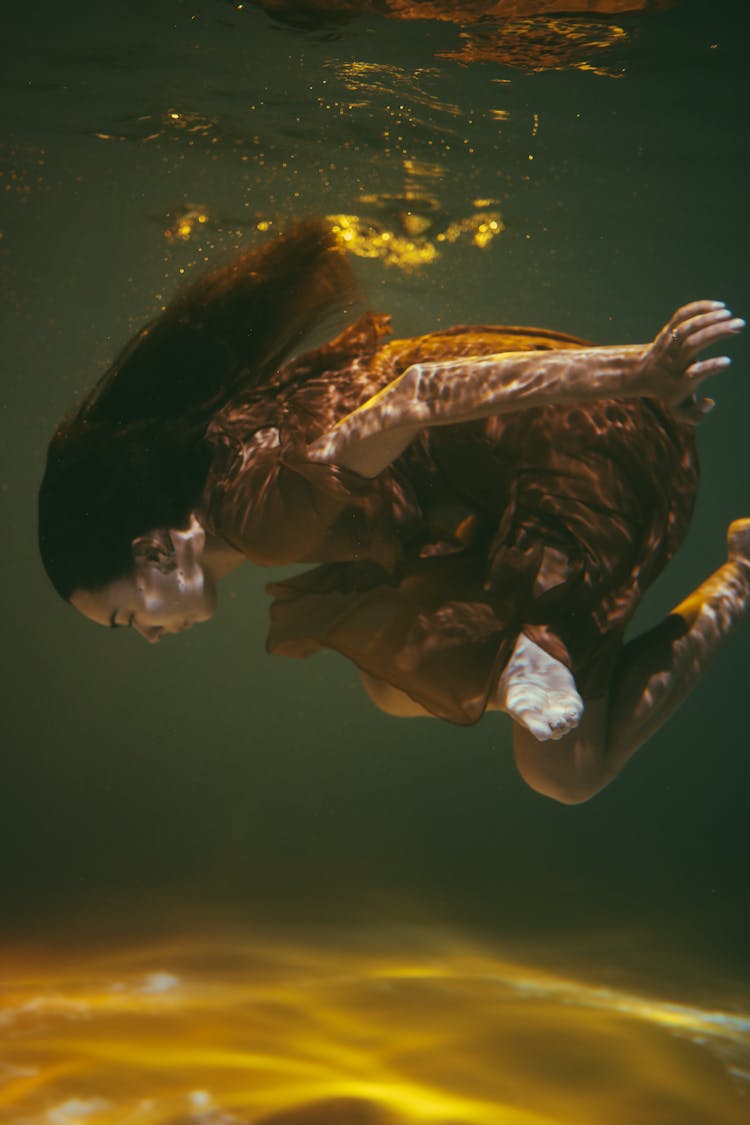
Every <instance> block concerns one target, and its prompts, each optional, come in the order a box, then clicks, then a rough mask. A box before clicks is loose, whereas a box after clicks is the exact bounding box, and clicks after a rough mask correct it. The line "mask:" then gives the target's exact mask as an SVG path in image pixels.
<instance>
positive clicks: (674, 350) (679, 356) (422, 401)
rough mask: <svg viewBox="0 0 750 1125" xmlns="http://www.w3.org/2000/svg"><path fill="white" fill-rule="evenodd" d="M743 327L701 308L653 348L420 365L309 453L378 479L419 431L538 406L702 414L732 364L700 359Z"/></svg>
mask: <svg viewBox="0 0 750 1125" xmlns="http://www.w3.org/2000/svg"><path fill="white" fill-rule="evenodd" d="M743 327H744V321H741V320H737V319H733V317H732V314H731V313H730V312H729V310H728V309H727V308H726V307H725V306H724V304H723V303H722V302H720V301H694V302H693V303H692V304H689V305H685V306H683V307H682V308H681V309H679V310H678V311H677V312H676V313H675V314H674V316H673V317H672V319H671V320H670V321H669V323H668V324H667V325H666V327H665V328H663V329H662V331H661V332H660V333H659V335H658V336H657V337H656V339H655V340H654V342H653V343H652V344H635V345H629V346H622V347H602V348H574V349H565V350H560V351H544V352H507V353H503V354H500V355H490V356H482V357H481V358H472V357H464V358H461V359H455V360H448V361H446V362H443V363H424V364H413V365H412V366H411V367H409V368H407V369H406V371H405V372H404V373H403V375H401V376H400V377H399V378H398V379H395V380H394V381H393V382H392V383H390V384H389V385H388V386H387V387H385V388H384V389H383V390H382V391H380V393H379V394H377V395H375V396H374V397H373V398H371V399H369V400H368V401H367V402H366V403H364V404H363V405H362V406H360V407H358V408H357V409H356V410H354V411H352V413H351V414H348V415H347V416H346V417H345V418H343V419H342V420H341V421H340V422H339V423H338V424H337V425H336V426H335V427H334V428H333V429H332V430H330V431H329V432H328V433H326V434H324V435H323V436H322V437H321V438H319V439H318V440H317V441H315V442H313V443H312V444H311V445H310V446H309V449H308V455H309V456H310V458H311V459H312V460H316V461H323V462H329V463H331V462H332V463H335V464H339V465H342V466H344V467H345V468H348V469H352V470H354V471H355V472H357V473H360V474H361V475H362V476H367V477H374V476H377V474H378V473H380V472H382V471H383V469H385V468H386V467H387V466H388V465H390V464H391V462H392V461H394V460H395V459H396V457H398V456H399V454H400V453H402V452H403V450H404V449H405V448H406V446H407V445H408V444H409V442H411V441H412V440H413V439H414V438H415V437H416V435H417V434H418V433H419V432H420V431H421V430H424V429H426V428H428V427H431V426H449V425H455V424H457V423H460V422H470V421H475V420H477V419H480V418H487V417H491V416H493V415H499V414H505V413H509V412H512V411H517V410H523V409H525V408H526V407H530V406H543V405H546V404H547V403H554V402H561V403H571V402H585V401H590V400H592V399H603V398H637V397H640V396H643V395H647V396H651V397H654V398H658V399H660V400H661V401H662V402H665V403H666V404H667V405H668V406H670V407H671V408H672V409H674V410H675V412H676V413H685V414H686V415H690V414H697V415H698V416H700V414H701V413H702V412H703V411H704V410H705V409H707V408H708V402H709V400H700V401H698V400H697V399H696V398H695V397H694V396H695V392H696V391H697V389H698V387H699V386H700V384H701V383H702V382H703V380H704V379H706V378H708V377H709V376H711V375H714V374H716V373H717V372H718V371H721V370H723V369H724V368H726V367H727V366H728V365H729V362H730V361H729V359H728V358H727V357H725V356H720V357H714V358H711V359H706V360H701V361H698V362H695V360H696V356H697V355H698V354H699V352H700V351H701V350H702V349H703V348H705V347H708V346H709V345H710V344H714V343H717V342H718V341H721V340H723V339H725V338H726V337H728V336H730V335H734V334H735V333H737V332H739V331H740V330H741V329H742V328H743ZM682 404H685V405H684V406H683V405H682Z"/></svg>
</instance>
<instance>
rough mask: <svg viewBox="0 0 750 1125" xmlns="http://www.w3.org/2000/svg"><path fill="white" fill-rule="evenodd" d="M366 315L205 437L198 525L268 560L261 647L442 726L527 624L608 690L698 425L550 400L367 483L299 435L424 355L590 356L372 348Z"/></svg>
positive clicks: (470, 340)
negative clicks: (324, 651) (342, 674)
mask: <svg viewBox="0 0 750 1125" xmlns="http://www.w3.org/2000/svg"><path fill="white" fill-rule="evenodd" d="M387 327H388V323H387V319H386V318H377V317H373V316H371V315H369V314H368V315H367V316H365V317H363V318H362V319H361V320H360V321H358V322H357V323H356V324H355V325H353V326H352V327H351V328H350V329H348V330H347V331H346V332H344V333H343V334H342V335H341V336H340V337H339V338H338V339H337V340H335V341H333V342H332V343H331V344H328V345H326V346H325V347H323V348H320V349H317V350H315V351H312V352H309V353H307V354H306V355H303V356H300V357H299V358H298V359H296V360H294V361H292V362H291V363H290V364H287V365H286V367H284V368H283V369H281V370H280V371H279V372H277V373H276V375H275V376H274V378H273V380H272V381H271V383H270V384H269V386H268V387H264V388H261V389H259V390H256V391H255V392H254V395H253V396H252V397H248V399H247V400H245V401H243V402H240V403H235V404H233V405H232V406H230V407H228V408H226V409H225V410H224V411H223V412H222V414H221V415H219V416H218V417H217V419H216V420H215V422H214V424H213V425H212V428H211V431H210V434H209V440H210V441H211V442H212V443H213V445H214V450H215V456H214V462H213V469H212V473H211V475H210V478H209V481H208V483H207V487H206V491H205V500H204V518H205V520H206V523H207V525H208V527H209V528H210V530H212V531H214V532H215V533H217V534H219V535H221V536H223V537H224V538H225V539H227V540H228V541H229V542H230V543H231V544H233V545H234V546H236V547H238V548H239V549H240V550H242V551H243V552H244V553H245V554H246V555H247V556H248V558H250V559H251V560H254V561H256V562H260V563H267V564H271V563H289V562H304V563H308V562H309V563H318V564H321V565H318V566H315V567H314V568H313V569H310V570H307V571H306V572H304V573H303V574H300V575H298V576H296V577H294V578H291V579H288V580H286V581H283V582H277V583H274V584H272V585H270V586H269V592H270V593H271V594H272V595H273V596H274V598H275V601H274V603H273V605H272V607H271V629H270V633H269V638H268V648H269V650H270V651H271V652H275V653H282V654H284V655H288V656H307V655H310V654H311V653H313V652H315V651H317V650H318V649H320V648H321V647H324V648H330V649H334V650H336V651H338V652H340V653H342V654H343V655H344V656H346V657H348V658H349V659H350V660H352V661H353V662H354V663H355V664H357V665H358V666H359V667H360V668H361V669H363V670H364V671H366V672H368V673H370V674H371V675H373V676H376V677H378V678H379V679H381V680H384V681H385V682H387V683H389V684H392V685H393V686H394V687H396V688H399V689H400V690H401V691H404V692H406V693H407V694H408V695H409V696H410V697H411V698H412V699H414V700H416V701H417V702H418V703H420V704H421V705H422V706H423V707H425V708H426V709H427V710H428V711H430V712H432V713H433V714H435V715H437V716H440V717H441V718H444V719H448V720H450V721H452V722H455V723H462V724H467V723H473V722H476V721H477V719H479V718H480V717H481V715H482V714H483V712H484V709H485V707H486V706H487V702H488V700H489V698H490V697H491V695H492V693H493V692H494V690H495V688H496V685H497V680H498V677H499V675H500V673H501V672H502V670H503V668H504V666H505V664H506V663H507V661H508V659H509V657H510V654H511V652H512V650H513V647H514V645H515V642H516V640H517V638H518V636H519V634H520V633H521V632H523V633H525V634H526V635H527V636H529V637H530V638H531V639H532V640H534V641H535V642H536V643H537V644H539V645H541V647H543V648H544V649H545V650H546V651H547V652H549V653H550V654H551V655H552V656H554V657H555V658H557V659H558V660H561V661H562V662H563V663H565V664H566V665H567V666H568V667H570V668H571V670H572V671H573V673H574V675H575V678H576V682H577V684H578V687H579V691H581V693H582V695H583V696H584V697H591V696H594V695H597V694H601V693H603V692H604V691H606V686H607V683H608V680H609V677H610V675H611V671H612V665H613V661H614V660H615V659H616V656H617V652H618V650H619V647H620V643H621V640H622V635H623V631H624V629H625V626H626V624H627V622H628V621H629V620H630V618H631V617H632V615H633V613H634V611H635V609H636V607H637V605H638V603H639V601H640V598H641V595H642V593H643V592H644V591H645V589H646V588H647V587H648V586H649V584H650V583H651V582H652V581H653V580H654V578H655V577H656V575H657V574H658V573H659V572H660V570H661V569H662V568H663V567H664V565H665V564H666V563H667V561H668V560H669V558H671V556H672V555H673V554H674V552H675V550H676V549H677V547H678V545H679V543H680V542H681V540H682V538H683V536H684V534H685V531H686V530H687V525H688V522H689V518H690V514H691V511H692V505H693V501H694V498H695V493H696V489H697V482H698V473H697V461H696V455H695V449H694V445H693V439H692V429H691V428H690V427H688V426H686V425H684V424H682V423H679V422H677V421H676V420H675V419H674V418H673V417H672V416H671V415H670V414H669V413H668V412H667V411H666V410H665V409H664V408H662V407H661V406H660V405H659V404H658V403H657V402H656V401H654V400H651V399H637V400H611V401H609V400H608V401H601V402H593V403H586V404H579V405H575V406H560V405H555V406H546V407H535V408H531V409H526V410H523V411H519V412H517V413H514V414H507V415H503V416H502V417H495V418H490V419H488V420H486V421H482V422H471V423H463V424H460V425H455V426H446V427H440V428H434V429H432V430H429V431H425V432H423V433H422V434H421V435H420V437H419V438H418V439H416V440H415V441H414V442H412V444H411V445H410V446H409V447H408V448H407V449H406V450H405V451H404V453H403V454H402V455H401V456H400V457H399V458H398V459H397V460H396V461H395V462H394V464H393V465H392V466H391V467H390V468H389V469H387V470H386V471H385V472H383V473H381V474H380V475H379V476H378V477H377V478H375V479H374V480H369V479H366V478H363V477H360V476H358V475H357V474H356V473H353V472H350V471H347V470H343V469H341V468H340V467H338V466H334V465H323V464H319V463H316V462H313V461H310V460H308V459H307V458H306V454H305V450H306V447H307V445H308V443H309V442H310V441H312V440H313V439H314V438H316V437H318V436H319V435H320V434H322V433H324V432H325V431H327V430H328V429H330V428H331V426H333V425H334V424H335V422H336V421H337V420H338V419H340V418H341V417H343V416H344V415H346V414H347V413H349V412H350V411H351V410H353V409H355V408H356V407H357V406H360V405H361V404H362V403H364V402H365V401H366V400H367V399H368V398H369V397H370V396H371V395H373V394H375V393H376V392H377V391H379V390H381V389H382V388H383V387H384V386H386V385H387V384H388V383H389V382H391V381H392V380H393V379H395V378H397V377H398V376H399V375H400V374H401V373H402V372H403V371H404V370H406V368H407V367H408V366H409V365H410V364H412V363H414V362H418V361H429V360H434V359H442V360H445V359H450V358H457V357H459V356H470V355H476V356H482V355H489V354H497V353H501V352H504V351H522V350H540V349H550V348H555V349H557V348H571V347H582V346H585V345H584V344H583V343H582V342H581V341H578V340H576V339H574V338H573V337H569V336H563V335H561V334H557V333H551V332H545V331H543V330H539V329H523V328H503V327H476V328H472V327H459V328H454V329H449V330H447V331H444V332H438V333H433V334H431V335H428V336H423V337H419V338H416V339H407V340H397V341H394V342H391V343H387V344H383V343H382V342H381V337H382V335H383V334H384V333H385V332H386V331H387Z"/></svg>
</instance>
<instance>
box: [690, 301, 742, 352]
mask: <svg viewBox="0 0 750 1125" xmlns="http://www.w3.org/2000/svg"><path fill="white" fill-rule="evenodd" d="M726 312H727V315H724V314H723V313H707V314H706V315H705V316H697V317H694V318H693V319H692V320H688V321H686V322H685V323H684V324H683V326H682V328H680V330H679V331H680V338H679V346H680V349H681V351H682V352H683V353H687V354H686V358H692V357H693V356H694V355H697V354H698V352H699V351H702V350H703V348H707V347H709V346H710V345H711V344H716V343H718V342H719V341H720V340H724V339H726V337H727V336H736V335H737V334H738V333H739V332H741V331H742V329H743V328H744V327H745V321H744V320H743V319H742V318H741V317H733V316H732V314H731V313H730V312H729V311H728V310H726Z"/></svg>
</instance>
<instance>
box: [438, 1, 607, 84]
mask: <svg viewBox="0 0 750 1125" xmlns="http://www.w3.org/2000/svg"><path fill="white" fill-rule="evenodd" d="M460 38H461V40H462V46H461V48H460V49H453V50H447V51H440V52H438V55H437V57H438V58H445V59H455V60H457V61H459V62H462V63H465V64H468V63H481V62H491V63H499V64H501V65H502V66H512V67H515V68H517V69H519V70H524V71H527V72H529V73H532V74H539V73H542V72H544V71H550V70H584V71H589V72H590V73H593V74H597V75H599V76H600V77H609V78H619V77H621V76H622V69H621V66H620V65H619V63H617V62H611V61H610V58H609V52H611V50H612V48H614V47H617V46H622V45H623V44H624V43H626V42H627V40H628V38H629V36H628V32H627V31H626V30H625V28H623V27H620V26H619V25H617V24H614V23H608V22H604V21H596V22H594V21H592V20H590V19H585V18H577V17H572V16H570V17H565V16H564V17H552V16H537V17H535V18H523V19H506V20H502V21H498V22H497V23H488V24H487V25H486V26H484V27H482V26H481V25H480V26H478V27H477V28H472V30H468V31H467V30H464V31H462V32H461V33H460Z"/></svg>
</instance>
